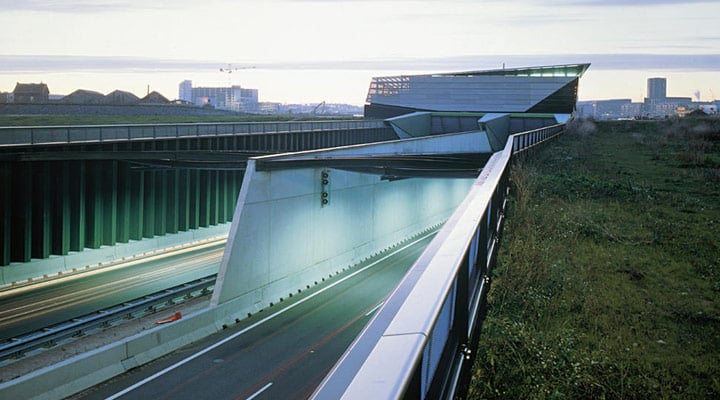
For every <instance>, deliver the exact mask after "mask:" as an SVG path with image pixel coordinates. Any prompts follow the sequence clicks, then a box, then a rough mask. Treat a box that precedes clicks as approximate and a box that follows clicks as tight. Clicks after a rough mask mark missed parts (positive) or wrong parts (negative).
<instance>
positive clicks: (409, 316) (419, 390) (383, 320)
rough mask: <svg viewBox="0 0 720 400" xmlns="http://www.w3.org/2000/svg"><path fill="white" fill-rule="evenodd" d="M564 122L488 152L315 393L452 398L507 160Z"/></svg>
mask: <svg viewBox="0 0 720 400" xmlns="http://www.w3.org/2000/svg"><path fill="white" fill-rule="evenodd" d="M564 126H565V125H564V124H559V125H554V126H549V127H545V128H542V129H537V130H533V131H528V132H523V133H518V134H515V135H512V136H511V137H510V138H509V140H508V142H507V144H506V146H505V148H504V150H502V151H500V152H498V153H495V154H494V155H493V156H492V157H491V158H490V160H489V161H488V163H487V164H486V166H485V168H483V171H482V173H481V175H480V176H479V177H478V178H477V180H476V181H475V183H474V184H473V187H472V188H471V190H470V193H469V194H468V195H467V197H466V198H465V200H463V202H462V203H461V205H460V206H459V207H458V208H457V209H456V211H455V212H454V213H453V215H452V216H451V217H450V218H449V219H448V221H447V222H446V223H445V225H444V226H443V228H442V229H441V230H440V232H439V233H438V234H437V235H436V237H435V238H434V239H433V241H432V242H431V243H430V244H429V245H428V247H427V249H426V250H425V251H424V252H423V254H422V255H421V256H420V258H419V259H418V260H417V261H416V263H415V264H414V265H413V267H412V268H411V269H410V271H409V272H408V273H407V274H406V276H405V278H404V279H403V281H402V282H401V283H400V284H399V285H398V287H397V288H396V289H395V291H394V292H393V293H392V294H391V295H390V297H389V298H388V299H387V300H386V301H385V304H384V305H383V307H382V308H381V309H380V310H378V312H377V313H376V314H375V316H374V318H373V319H372V320H371V321H370V323H369V324H368V325H367V326H366V327H365V329H364V330H363V331H362V333H361V334H360V335H359V336H358V337H357V338H356V340H355V341H354V342H353V344H352V345H351V346H350V347H349V348H348V350H347V351H346V352H345V354H344V355H343V356H342V358H341V359H340V361H338V363H337V364H336V365H335V367H334V368H333V369H332V370H331V371H330V373H329V374H328V375H327V376H326V377H325V379H324V380H323V382H322V383H321V385H320V386H319V387H318V389H317V390H316V391H315V393H314V394H313V397H312V398H313V399H316V400H325V399H328V400H330V399H332V400H336V399H366V398H367V399H452V398H454V397H455V395H456V393H457V392H459V393H462V392H464V391H465V390H466V389H465V385H466V383H467V380H468V379H469V376H470V371H471V366H472V360H473V358H474V356H473V354H474V352H473V350H474V347H475V346H476V344H477V342H478V336H479V332H480V327H481V326H482V319H483V316H484V309H485V306H486V303H485V297H486V295H487V292H488V290H489V284H490V272H491V270H492V267H493V266H494V263H495V258H496V255H497V250H498V247H499V246H498V243H499V238H500V233H501V231H502V224H503V219H504V214H503V213H504V210H505V204H506V201H507V195H508V190H509V170H510V168H509V166H510V161H511V159H512V157H513V156H514V155H515V154H518V153H520V152H523V151H525V150H527V149H529V148H531V147H533V146H536V145H538V144H540V143H542V142H544V141H547V140H549V139H551V138H553V137H555V136H557V135H559V134H561V133H562V132H563V130H564ZM456 391H457V392H456Z"/></svg>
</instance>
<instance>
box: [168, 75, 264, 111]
mask: <svg viewBox="0 0 720 400" xmlns="http://www.w3.org/2000/svg"><path fill="white" fill-rule="evenodd" d="M178 97H179V98H180V100H184V101H187V102H190V103H192V104H194V105H197V106H211V107H214V108H217V109H220V110H230V111H247V112H252V111H257V110H258V108H259V104H258V90H257V89H246V88H243V87H240V86H237V85H233V86H230V87H193V86H192V81H189V80H186V81H182V82H180V86H179V96H178Z"/></svg>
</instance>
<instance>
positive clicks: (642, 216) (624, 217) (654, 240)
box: [469, 118, 720, 399]
mask: <svg viewBox="0 0 720 400" xmlns="http://www.w3.org/2000/svg"><path fill="white" fill-rule="evenodd" d="M511 176H512V178H511V179H512V182H513V190H512V199H511V202H510V208H509V210H508V217H509V218H508V221H507V224H506V226H505V232H504V236H503V243H502V247H501V250H500V255H499V258H498V267H497V268H496V269H495V271H494V272H493V274H494V280H493V285H492V288H491V291H490V293H489V297H488V300H489V311H488V317H487V320H486V322H485V325H484V327H483V332H482V334H481V336H480V348H479V350H478V355H477V360H476V365H475V372H474V380H473V383H472V388H471V391H470V396H469V397H470V398H503V399H716V398H720V300H719V299H718V295H719V294H720V119H717V118H716V119H707V118H706V119H693V120H691V119H686V120H670V121H647V122H635V121H622V122H600V123H593V122H589V121H585V122H576V123H574V124H573V126H572V127H570V128H569V129H568V133H567V134H566V135H564V136H563V137H562V138H560V139H559V140H557V141H556V142H553V143H552V144H549V145H547V146H546V147H544V148H542V149H540V150H538V151H537V152H534V153H533V154H531V155H529V157H526V158H525V159H524V160H520V161H519V162H517V163H516V164H515V165H514V166H513V171H512V175H511Z"/></svg>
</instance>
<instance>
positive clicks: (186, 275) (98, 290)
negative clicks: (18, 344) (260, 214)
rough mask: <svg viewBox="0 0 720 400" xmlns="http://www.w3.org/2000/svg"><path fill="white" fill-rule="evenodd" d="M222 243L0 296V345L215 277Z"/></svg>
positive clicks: (16, 290) (66, 278)
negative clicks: (107, 309) (109, 308)
mask: <svg viewBox="0 0 720 400" xmlns="http://www.w3.org/2000/svg"><path fill="white" fill-rule="evenodd" d="M224 246H225V241H224V240H223V241H219V242H213V243H210V244H203V245H200V246H195V247H187V248H183V249H181V250H174V251H170V252H167V253H164V254H158V255H153V256H150V257H143V258H141V259H137V260H131V261H128V262H125V263H118V264H117V265H114V266H112V267H108V268H105V269H102V270H97V271H93V272H89V273H83V274H77V275H74V276H72V277H64V278H61V279H56V280H53V281H50V282H43V283H40V284H38V285H29V286H24V287H21V288H14V289H9V290H3V291H2V292H0V332H2V333H0V340H7V339H10V338H12V337H16V336H18V335H22V334H24V333H28V332H31V331H34V330H38V329H42V328H44V327H48V326H52V325H54V324H57V323H61V322H64V321H67V320H70V319H72V318H76V317H80V316H82V315H86V314H89V313H92V312H95V311H97V310H101V309H104V308H107V307H111V306H114V305H117V304H122V303H123V302H127V301H130V300H134V299H137V298H140V297H143V296H146V295H149V294H152V293H156V292H159V291H162V290H164V289H167V288H169V287H173V286H177V285H179V284H182V283H185V282H188V281H191V280H194V279H197V278H200V277H203V276H208V275H212V274H214V273H217V270H218V268H219V265H220V261H221V258H222V253H223V250H224Z"/></svg>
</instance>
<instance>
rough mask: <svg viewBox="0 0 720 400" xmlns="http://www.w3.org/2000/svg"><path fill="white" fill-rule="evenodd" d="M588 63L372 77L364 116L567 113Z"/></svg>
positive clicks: (572, 109) (575, 100) (571, 109)
mask: <svg viewBox="0 0 720 400" xmlns="http://www.w3.org/2000/svg"><path fill="white" fill-rule="evenodd" d="M589 66H590V64H570V65H556V66H544V67H527V68H512V69H504V68H503V69H499V70H488V71H468V72H451V73H438V74H429V75H401V76H386V77H376V78H373V79H372V81H371V83H370V89H369V91H368V95H367V101H366V105H365V116H366V117H372V118H390V117H394V116H398V115H402V114H407V113H411V112H415V111H456V112H488V113H491V112H518V113H560V114H570V113H572V112H573V111H574V110H575V103H576V102H577V89H578V82H579V80H580V77H581V76H582V75H583V74H584V73H585V71H586V70H587V69H588V67H589Z"/></svg>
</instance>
